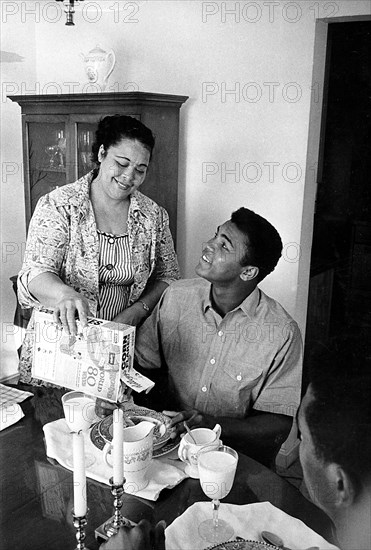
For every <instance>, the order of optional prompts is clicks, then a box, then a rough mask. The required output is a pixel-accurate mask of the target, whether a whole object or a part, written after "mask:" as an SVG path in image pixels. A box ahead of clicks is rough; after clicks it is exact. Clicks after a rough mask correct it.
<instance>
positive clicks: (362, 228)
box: [303, 21, 371, 387]
mask: <svg viewBox="0 0 371 550" xmlns="http://www.w3.org/2000/svg"><path fill="white" fill-rule="evenodd" d="M370 52H371V21H354V22H342V23H329V24H328V33H327V59H326V66H325V80H324V100H323V109H322V125H321V136H320V146H319V159H318V177H317V194H316V203H315V213H314V221H313V242H312V253H311V262H310V283H309V297H308V311H307V330H306V339H305V344H306V348H307V349H311V348H312V347H313V345H315V344H322V345H328V344H330V343H331V341H333V340H334V339H336V338H339V337H342V336H343V335H344V334H352V333H354V332H357V333H359V332H364V333H365V335H366V334H367V333H368V334H369V332H370V329H371V60H370ZM303 382H304V384H303V386H304V387H305V381H303Z"/></svg>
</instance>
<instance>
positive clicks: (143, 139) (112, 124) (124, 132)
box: [92, 115, 155, 165]
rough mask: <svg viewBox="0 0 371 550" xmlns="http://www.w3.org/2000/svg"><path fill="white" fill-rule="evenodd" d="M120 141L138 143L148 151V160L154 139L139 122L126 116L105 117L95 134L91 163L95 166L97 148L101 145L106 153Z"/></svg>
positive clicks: (97, 161) (148, 130) (149, 131)
mask: <svg viewBox="0 0 371 550" xmlns="http://www.w3.org/2000/svg"><path fill="white" fill-rule="evenodd" d="M122 139H131V140H137V141H139V142H140V143H141V144H142V145H143V147H145V148H146V149H148V151H149V153H150V158H151V157H152V151H153V148H154V146H155V138H154V136H153V134H152V132H151V130H150V129H149V128H147V126H145V125H144V124H143V122H141V121H140V120H138V119H136V118H133V117H131V116H126V115H112V116H106V117H104V118H102V119H101V120H100V121H99V124H98V128H97V131H96V132H95V141H94V143H93V146H92V161H93V162H95V163H96V164H97V165H99V164H100V162H99V160H98V151H99V147H100V146H101V145H103V147H104V150H105V151H107V150H108V149H109V148H110V147H111V146H112V145H116V144H117V143H119V142H120V141H121V140H122Z"/></svg>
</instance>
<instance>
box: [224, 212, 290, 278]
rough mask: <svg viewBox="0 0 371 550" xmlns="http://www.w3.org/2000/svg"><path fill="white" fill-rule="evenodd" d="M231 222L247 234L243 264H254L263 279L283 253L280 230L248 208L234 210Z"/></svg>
mask: <svg viewBox="0 0 371 550" xmlns="http://www.w3.org/2000/svg"><path fill="white" fill-rule="evenodd" d="M231 222H232V223H234V224H235V225H236V226H237V228H238V229H239V230H240V231H241V232H242V233H244V234H245V235H246V254H245V255H244V257H243V258H242V259H241V265H243V266H244V265H249V264H250V265H254V266H256V267H258V268H259V276H258V279H259V281H261V280H262V279H264V277H266V276H267V275H268V274H269V273H271V272H272V271H273V270H274V268H275V267H276V265H277V263H278V260H279V259H280V257H281V254H282V241H281V237H280V236H279V234H278V231H277V230H276V229H275V228H274V227H273V225H272V224H271V223H269V221H267V220H266V219H265V218H263V217H262V216H259V214H255V212H253V211H252V210H249V209H248V208H239V209H238V210H236V212H233V214H232V217H231Z"/></svg>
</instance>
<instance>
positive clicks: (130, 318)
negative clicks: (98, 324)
mask: <svg viewBox="0 0 371 550" xmlns="http://www.w3.org/2000/svg"><path fill="white" fill-rule="evenodd" d="M146 317H148V312H147V311H146V310H145V309H144V308H143V306H142V304H141V303H140V302H135V303H134V304H132V305H131V306H129V307H128V308H126V309H124V311H121V313H119V314H118V315H116V317H115V318H114V319H112V321H115V322H116V323H123V324H124V325H132V326H133V327H136V326H138V325H139V324H140V323H142V322H143V321H144V319H146Z"/></svg>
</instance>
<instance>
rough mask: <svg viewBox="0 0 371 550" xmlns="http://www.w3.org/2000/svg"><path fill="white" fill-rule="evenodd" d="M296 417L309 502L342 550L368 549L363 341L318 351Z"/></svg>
mask: <svg viewBox="0 0 371 550" xmlns="http://www.w3.org/2000/svg"><path fill="white" fill-rule="evenodd" d="M310 379H311V382H310V384H309V386H308V389H307V392H306V394H305V396H304V398H303V400H302V403H301V405H300V409H299V413H298V427H299V431H300V433H301V444H300V461H301V464H302V467H303V473H304V480H305V482H306V485H307V488H308V491H309V493H310V496H311V498H312V499H313V501H314V502H315V503H316V504H317V505H318V506H320V507H321V508H322V509H323V510H324V511H325V512H326V513H327V514H328V515H329V516H330V517H331V518H332V520H333V521H334V523H335V525H336V528H337V534H338V538H339V542H340V546H341V547H342V548H344V549H347V550H348V549H349V550H350V549H352V550H361V549H364V550H366V549H367V550H369V549H370V548H371V401H370V386H371V384H370V381H371V354H370V346H369V344H368V343H367V342H366V340H365V339H363V341H360V340H352V341H349V340H348V341H342V342H341V343H340V345H338V346H337V349H336V350H335V351H333V352H330V351H328V350H322V352H321V353H318V354H316V357H315V358H314V360H312V365H311V377H310Z"/></svg>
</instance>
